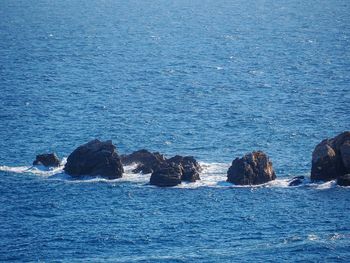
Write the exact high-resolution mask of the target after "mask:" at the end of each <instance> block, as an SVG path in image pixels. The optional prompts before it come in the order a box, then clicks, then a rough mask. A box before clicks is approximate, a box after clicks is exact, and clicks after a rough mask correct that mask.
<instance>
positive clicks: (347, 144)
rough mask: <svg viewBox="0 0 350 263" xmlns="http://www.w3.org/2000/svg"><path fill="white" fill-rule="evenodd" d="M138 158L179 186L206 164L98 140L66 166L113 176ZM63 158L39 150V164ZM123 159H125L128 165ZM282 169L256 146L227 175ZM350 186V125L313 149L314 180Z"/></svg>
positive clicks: (164, 181)
mask: <svg viewBox="0 0 350 263" xmlns="http://www.w3.org/2000/svg"><path fill="white" fill-rule="evenodd" d="M133 163H135V164H137V167H136V169H134V170H133V172H134V173H143V174H150V173H151V178H150V184H152V185H156V186H175V185H178V184H180V183H181V182H182V181H187V182H195V181H197V180H200V176H199V174H200V172H201V171H202V168H201V166H200V164H199V163H198V162H197V160H196V159H195V158H193V157H192V156H180V155H176V156H174V157H172V158H169V159H167V158H165V157H164V155H162V154H160V153H158V152H153V153H152V152H149V151H147V150H145V149H143V150H139V151H136V152H133V153H131V154H129V155H122V156H119V155H118V153H117V150H116V147H115V146H114V145H113V144H112V141H105V142H103V141H99V140H97V139H96V140H92V141H90V142H88V143H86V144H83V145H81V146H79V147H78V148H77V149H75V150H74V151H73V152H72V153H71V154H70V155H69V157H68V159H67V163H66V164H65V166H64V171H65V172H66V173H67V174H69V175H71V176H73V177H80V176H84V175H88V176H101V177H103V178H107V179H116V178H120V177H122V175H123V172H124V170H123V165H130V164H133ZM60 164H61V162H60V160H59V159H58V157H57V155H56V154H55V153H46V154H40V155H37V156H36V159H35V161H34V162H33V165H44V166H47V167H57V166H59V165H60ZM122 164H123V165H122ZM275 179H276V174H275V171H274V169H273V166H272V162H271V161H270V160H269V157H268V156H267V155H266V154H265V153H264V152H262V151H255V152H252V153H248V154H246V155H244V156H243V157H242V158H236V159H234V160H233V161H232V164H231V166H230V168H229V169H228V171H227V181H228V182H231V183H233V184H236V185H258V184H264V183H267V182H269V181H272V180H275ZM335 179H337V184H338V185H341V186H350V131H346V132H343V133H341V134H339V135H337V136H336V137H334V138H331V139H325V140H323V141H322V142H320V143H319V144H318V145H317V146H316V147H315V149H314V151H313V153H312V167H311V180H312V181H330V180H335ZM304 182H305V177H304V176H297V177H294V178H292V179H291V180H290V181H289V183H288V185H289V186H297V185H300V184H303V183H304Z"/></svg>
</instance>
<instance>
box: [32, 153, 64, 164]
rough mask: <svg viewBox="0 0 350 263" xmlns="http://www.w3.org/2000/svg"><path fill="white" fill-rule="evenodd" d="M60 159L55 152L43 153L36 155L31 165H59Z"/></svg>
mask: <svg viewBox="0 0 350 263" xmlns="http://www.w3.org/2000/svg"><path fill="white" fill-rule="evenodd" d="M60 164H61V161H60V159H58V157H57V155H56V154H55V153H44V154H39V155H37V156H36V158H35V161H34V162H33V165H44V166H46V167H57V166H60Z"/></svg>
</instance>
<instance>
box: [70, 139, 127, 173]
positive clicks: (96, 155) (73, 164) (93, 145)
mask: <svg viewBox="0 0 350 263" xmlns="http://www.w3.org/2000/svg"><path fill="white" fill-rule="evenodd" d="M64 171H65V172H66V173H67V174H69V175H71V176H74V177H77V176H83V175H90V176H101V177H104V178H107V179H116V178H120V177H122V174H123V172H124V171H123V166H122V163H121V161H120V157H119V156H118V154H117V151H116V147H115V146H114V145H113V144H112V141H106V142H101V141H99V140H93V141H90V142H88V143H86V144H84V145H81V146H79V147H78V148H77V149H75V150H74V151H73V152H72V153H71V154H70V155H69V157H68V159H67V163H66V165H65V167H64Z"/></svg>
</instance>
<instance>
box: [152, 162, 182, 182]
mask: <svg viewBox="0 0 350 263" xmlns="http://www.w3.org/2000/svg"><path fill="white" fill-rule="evenodd" d="M181 176H182V167H181V165H177V164H175V163H166V162H165V163H163V164H162V165H161V166H160V167H159V168H158V169H157V170H156V171H154V172H153V173H152V175H151V179H150V184H151V185H156V186H161V187H170V186H176V185H178V184H181Z"/></svg>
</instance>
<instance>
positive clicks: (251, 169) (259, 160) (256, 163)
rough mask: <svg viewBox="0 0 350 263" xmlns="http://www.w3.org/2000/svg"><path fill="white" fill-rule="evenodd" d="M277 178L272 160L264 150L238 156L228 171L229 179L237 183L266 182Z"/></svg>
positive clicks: (255, 183) (252, 183)
mask: <svg viewBox="0 0 350 263" xmlns="http://www.w3.org/2000/svg"><path fill="white" fill-rule="evenodd" d="M275 179H276V174H275V171H274V170H273V167H272V162H270V160H269V158H268V156H267V155H266V154H265V153H264V152H262V151H257V152H252V153H249V154H246V155H244V156H243V157H242V158H236V159H235V160H233V162H232V165H231V167H230V168H229V169H228V171H227V181H228V182H231V183H234V184H236V185H257V184H264V183H267V182H269V181H271V180H275Z"/></svg>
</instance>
